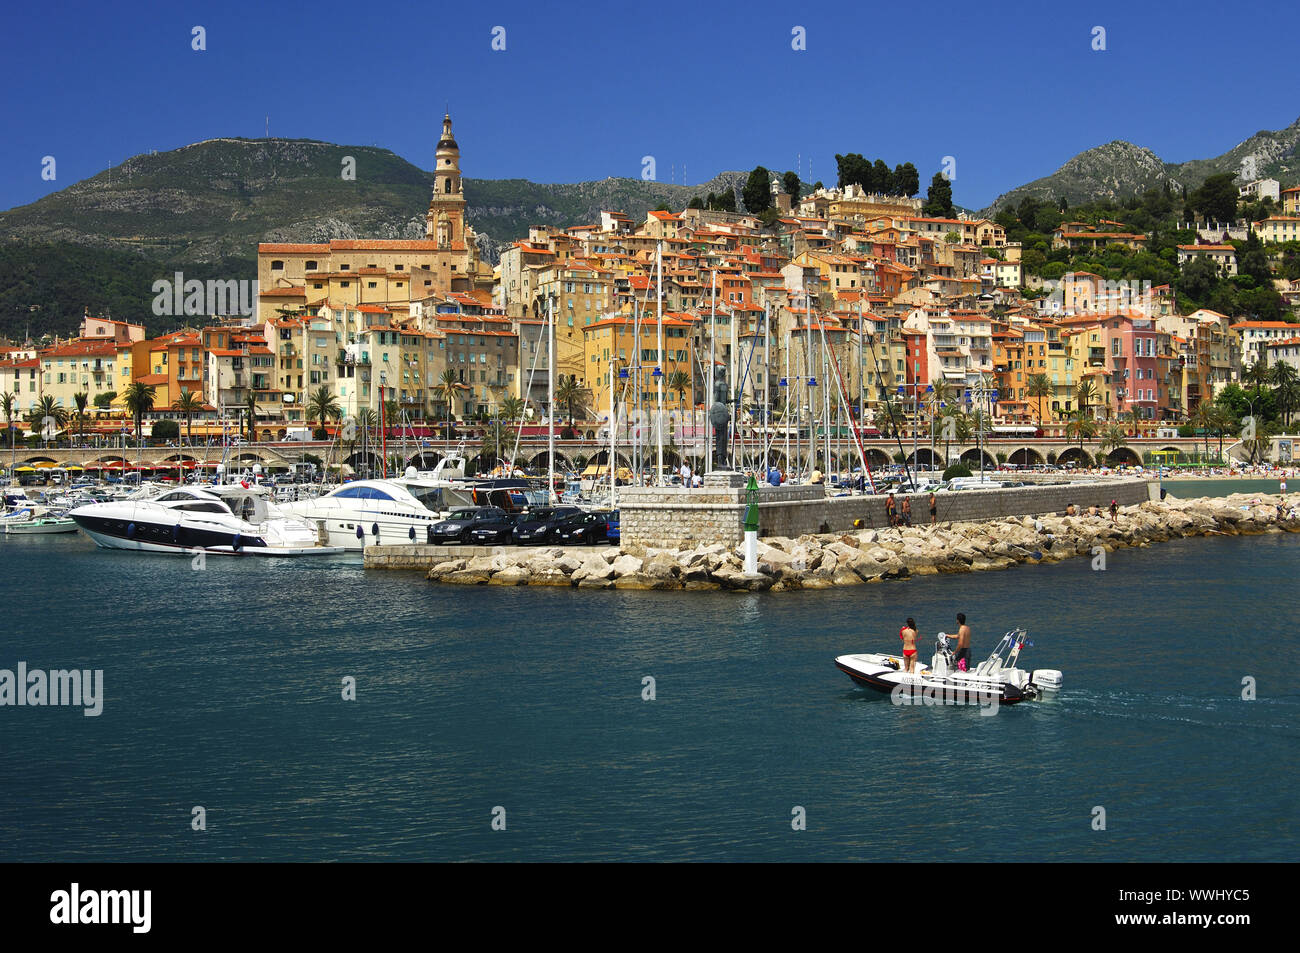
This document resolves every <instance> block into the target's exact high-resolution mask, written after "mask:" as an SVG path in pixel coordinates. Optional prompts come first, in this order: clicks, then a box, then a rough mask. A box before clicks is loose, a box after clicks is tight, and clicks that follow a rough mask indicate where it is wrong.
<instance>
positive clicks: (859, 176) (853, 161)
mask: <svg viewBox="0 0 1300 953" xmlns="http://www.w3.org/2000/svg"><path fill="white" fill-rule="evenodd" d="M835 168H836V171H837V172H838V173H839V183H838V184H839V187H840V188H841V189H842V188H844V187H845V186H849V185H861V186H863V187H865V186H866V181H867V178H868V175H869V172H868V170H869V169H870V168H871V163H869V162H868V161H867V160H866V159H864V158H863V157H862V155H861V154H860V153H857V152H850V153H848V154H846V155H838V154H837V155H836V156H835Z"/></svg>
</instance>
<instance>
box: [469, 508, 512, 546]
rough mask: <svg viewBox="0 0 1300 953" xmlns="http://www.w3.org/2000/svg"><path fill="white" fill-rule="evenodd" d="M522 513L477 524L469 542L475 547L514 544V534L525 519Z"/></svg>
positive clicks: (470, 533)
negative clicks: (517, 525)
mask: <svg viewBox="0 0 1300 953" xmlns="http://www.w3.org/2000/svg"><path fill="white" fill-rule="evenodd" d="M523 515H524V514H522V513H506V514H505V515H504V516H502V517H501V518H500V519H497V520H492V521H491V522H487V523H475V524H474V528H473V529H471V530H470V531H469V542H470V543H471V544H473V545H475V546H501V545H503V544H507V543H511V542H513V541H514V540H513V537H512V535H511V534H512V533H513V532H514V529H515V526H516V524H518V523H519V521H520V520H521V519H523Z"/></svg>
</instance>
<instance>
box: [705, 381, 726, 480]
mask: <svg viewBox="0 0 1300 953" xmlns="http://www.w3.org/2000/svg"><path fill="white" fill-rule="evenodd" d="M727 404H728V401H727V375H726V373H725V372H723V371H716V372H715V376H714V380H713V406H711V407H710V408H709V423H710V424H712V425H713V467H714V469H719V470H720V469H726V468H727V466H728V461H727V440H728V438H729V437H730V435H731V408H730V407H728V406H727Z"/></svg>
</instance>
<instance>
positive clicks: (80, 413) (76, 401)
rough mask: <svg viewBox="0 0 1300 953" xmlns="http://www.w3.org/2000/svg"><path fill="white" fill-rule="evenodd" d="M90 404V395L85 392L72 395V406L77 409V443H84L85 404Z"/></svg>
mask: <svg viewBox="0 0 1300 953" xmlns="http://www.w3.org/2000/svg"><path fill="white" fill-rule="evenodd" d="M89 402H90V395H89V394H87V393H86V392H85V391H78V392H77V393H75V394H73V395H72V404H73V406H74V407H76V408H77V411H76V416H77V443H85V442H86V404H87V403H89Z"/></svg>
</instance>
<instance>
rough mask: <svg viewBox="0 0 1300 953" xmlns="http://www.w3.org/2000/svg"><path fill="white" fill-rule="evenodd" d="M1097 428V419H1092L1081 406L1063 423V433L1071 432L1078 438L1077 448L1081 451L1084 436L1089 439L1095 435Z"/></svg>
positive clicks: (1067, 434) (1068, 433)
mask: <svg viewBox="0 0 1300 953" xmlns="http://www.w3.org/2000/svg"><path fill="white" fill-rule="evenodd" d="M1098 429H1099V428H1098V426H1097V421H1095V420H1093V419H1092V417H1090V416H1089V415H1088V413H1087V411H1086V410H1084V408H1083V407H1080V408H1079V409H1078V410H1076V411H1075V412H1074V413H1073V414H1071V415H1070V421H1069V423H1067V424H1066V425H1065V433H1066V436H1067V437H1068V436H1069V435H1070V434H1072V433H1073V434H1074V435H1075V436H1076V437H1078V438H1079V450H1080V451H1081V452H1082V450H1083V441H1084V438H1087V439H1089V440H1091V439H1092V438H1093V437H1095V436H1097V430H1098Z"/></svg>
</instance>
